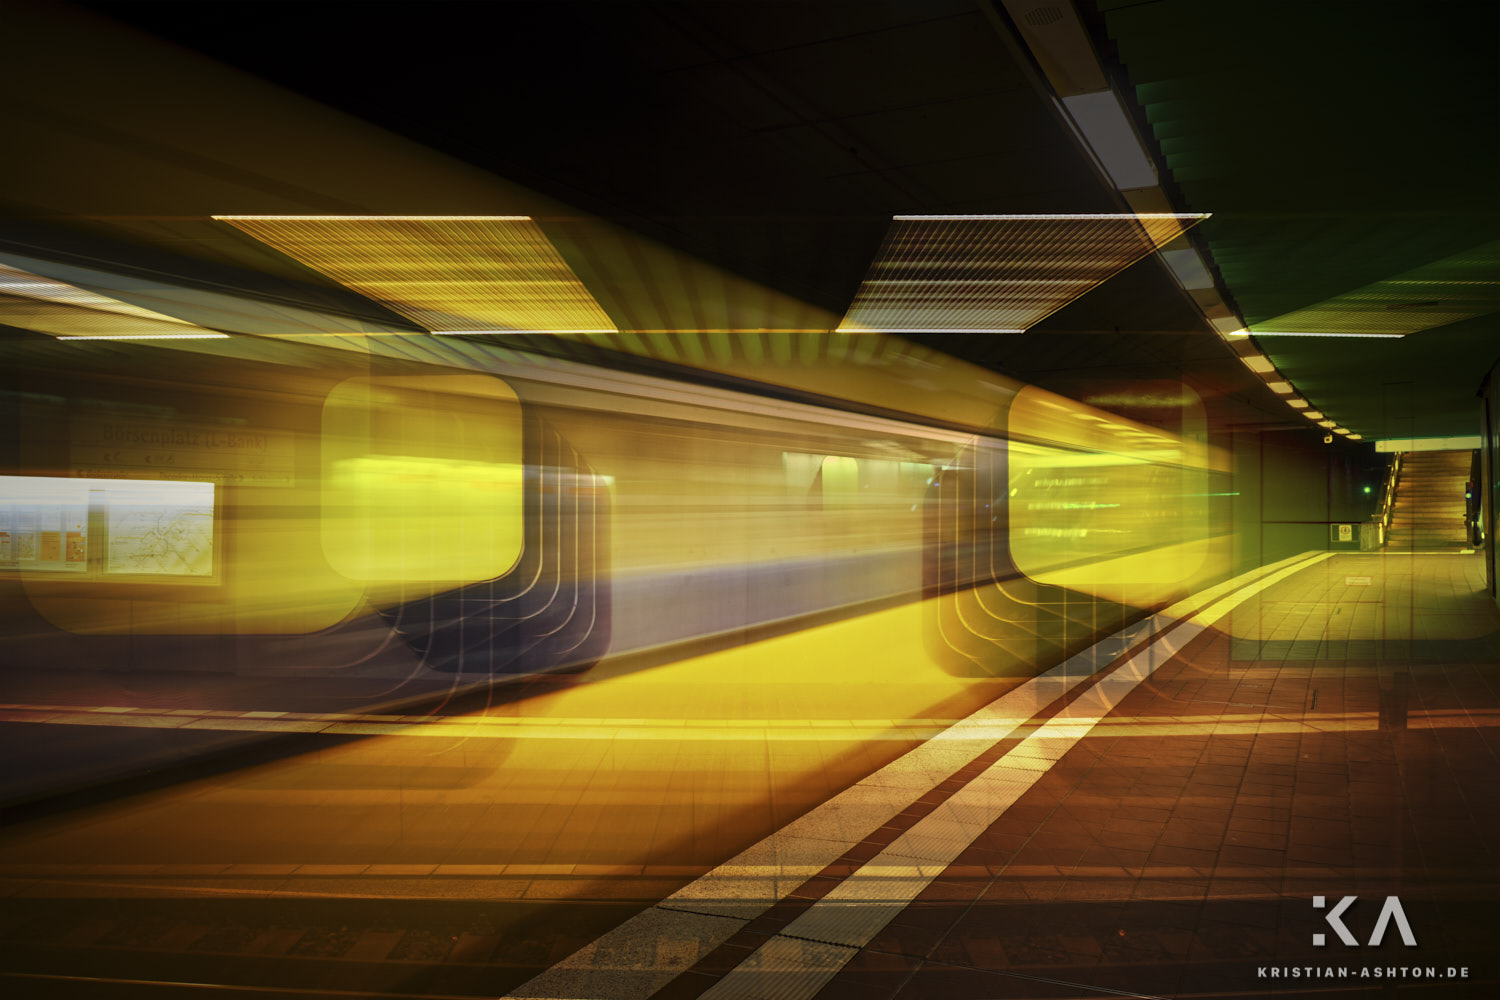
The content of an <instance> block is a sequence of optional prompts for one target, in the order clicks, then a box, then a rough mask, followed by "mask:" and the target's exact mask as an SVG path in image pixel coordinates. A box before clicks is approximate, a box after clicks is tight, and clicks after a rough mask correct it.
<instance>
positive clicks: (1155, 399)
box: [0, 5, 1230, 691]
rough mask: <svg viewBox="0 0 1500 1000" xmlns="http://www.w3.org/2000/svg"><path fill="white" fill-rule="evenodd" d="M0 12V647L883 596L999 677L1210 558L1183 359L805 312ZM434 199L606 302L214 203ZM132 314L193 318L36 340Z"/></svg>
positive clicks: (403, 669) (348, 640)
mask: <svg viewBox="0 0 1500 1000" xmlns="http://www.w3.org/2000/svg"><path fill="white" fill-rule="evenodd" d="M15 17H16V18H17V19H18V20H17V31H18V36H19V35H20V34H23V33H24V35H25V37H27V38H28V44H27V45H25V46H21V47H19V49H18V51H17V52H16V53H13V58H12V63H13V65H12V69H13V71H14V72H15V73H16V74H17V76H18V78H25V79H26V80H27V81H28V93H29V95H30V97H29V102H28V103H27V104H26V106H25V107H24V108H21V107H19V106H18V107H17V108H14V109H12V110H11V111H10V112H5V113H3V115H0V116H3V117H4V127H5V128H6V130H7V135H8V137H10V138H11V139H12V140H13V141H14V144H15V146H16V148H17V149H21V148H24V149H25V150H26V151H27V155H25V156H18V157H14V158H10V159H9V161H8V162H7V170H6V185H5V190H6V197H7V198H9V199H11V200H12V203H13V205H24V206H25V210H24V211H19V212H12V213H9V215H8V217H7V218H6V219H5V220H3V225H0V334H3V336H0V358H3V363H4V368H5V371H6V373H7V375H8V379H7V381H6V382H5V383H4V385H3V397H0V399H3V406H4V410H5V414H4V416H5V420H6V426H7V429H8V431H9V433H7V434H5V435H3V438H0V447H3V450H0V592H3V593H4V596H5V598H6V600H5V607H6V611H5V612H4V622H3V627H4V630H5V642H4V643H3V644H0V666H6V667H11V668H14V669H15V670H16V671H20V672H21V673H13V674H12V676H13V677H14V676H22V675H23V674H24V672H26V671H34V670H37V669H38V668H39V667H41V666H42V665H45V668H46V669H47V670H51V671H66V670H111V671H138V670H172V671H200V672H220V673H233V674H240V675H245V674H266V675H275V676H283V677H295V676H303V675H308V676H320V677H327V676H334V675H336V676H342V677H371V678H376V679H380V680H382V681H389V682H390V683H389V684H388V685H387V686H388V688H389V689H390V690H393V691H399V690H402V689H403V688H404V687H411V688H415V687H420V686H421V684H427V685H428V686H429V687H430V685H431V684H432V682H433V680H434V679H437V680H443V679H468V678H473V679H476V680H482V679H484V678H488V677H492V676H493V677H505V678H509V677H517V676H535V675H544V674H549V673H556V672H560V671H575V672H576V671H583V670H586V669H587V668H588V666H589V665H590V664H592V663H595V662H597V661H598V660H599V658H600V657H603V656H606V655H610V656H618V655H624V654H630V653H634V652H639V651H645V650H656V651H658V652H660V651H664V650H671V649H673V648H679V647H678V645H677V644H682V643H687V642H694V643H698V644H703V643H714V642H719V643H730V642H740V641H745V640H747V639H751V638H754V637H755V636H757V635H762V634H768V633H770V632H773V631H776V630H786V629H792V628H797V627H800V626H802V625H806V624H808V623H809V622H813V621H817V620H824V619H828V618H831V617H837V616H849V615H854V614H857V613H859V612H861V611H863V610H867V609H872V608H876V607H880V606H884V605H888V604H890V603H893V602H901V601H914V600H924V601H925V602H926V603H925V605H924V607H926V608H927V609H928V612H929V613H928V614H927V616H926V624H925V626H924V627H925V629H926V633H927V636H926V637H927V641H928V646H929V647H930V649H931V650H932V651H933V653H934V655H936V656H938V657H939V658H940V659H941V661H942V662H943V663H944V664H945V665H946V666H947V667H948V668H949V669H951V670H953V671H955V672H958V673H963V674H975V675H980V676H985V675H996V674H1021V673H1028V672H1033V671H1035V670H1037V669H1039V668H1042V667H1045V666H1046V665H1047V664H1048V663H1050V662H1054V661H1055V660H1056V659H1058V658H1059V657H1061V656H1062V655H1063V654H1064V653H1065V652H1066V651H1067V650H1069V649H1071V648H1074V647H1076V646H1078V645H1080V644H1082V643H1085V642H1087V641H1088V640H1089V639H1090V638H1091V637H1093V636H1096V635H1098V634H1100V633H1102V632H1106V631H1108V630H1110V629H1112V628H1113V627H1115V626H1116V625H1118V624H1119V623H1120V622H1121V621H1123V620H1125V619H1127V618H1129V617H1130V616H1132V615H1135V614H1140V613H1142V612H1143V611H1144V610H1146V609H1149V608H1152V607H1156V606H1160V605H1161V604H1163V603H1164V602H1167V601H1169V600H1171V599H1172V598H1173V597H1175V596H1177V595H1179V594H1181V593H1184V592H1186V591H1189V590H1191V589H1192V588H1194V587H1195V586H1197V585H1198V584H1199V583H1200V582H1201V581H1204V580H1207V579H1212V578H1216V577H1219V576H1222V575H1223V574H1224V573H1225V572H1226V571H1227V569H1228V561H1229V554H1228V546H1227V542H1228V539H1229V536H1230V523H1229V516H1228V510H1227V507H1226V506H1225V505H1226V501H1225V499H1224V496H1223V495H1224V493H1225V488H1224V486H1223V483H1224V481H1225V479H1226V477H1227V465H1226V463H1225V460H1224V459H1223V457H1222V456H1221V455H1220V454H1219V452H1218V451H1217V450H1216V449H1215V448H1213V447H1212V446H1211V445H1210V443H1209V441H1208V436H1207V431H1206V421H1205V419H1204V414H1203V408H1202V405H1201V403H1199V402H1198V400H1197V398H1196V396H1194V395H1193V393H1192V391H1191V390H1190V389H1188V388H1187V387H1185V386H1181V385H1171V384H1149V385H1135V386H1120V387H1117V388H1116V390H1115V391H1114V393H1113V396H1114V398H1113V400H1108V399H1100V400H1096V401H1095V402H1096V405H1092V406H1091V405H1084V404H1083V403H1079V402H1074V401H1070V400H1067V399H1063V398H1061V397H1058V396H1054V395H1051V394H1049V393H1047V392H1043V391H1041V390H1039V389H1036V388H1033V387H1026V386H1023V385H1021V384H1019V383H1016V382H1014V381H1012V380H1008V379H1006V378H1004V377H1002V376H1000V375H997V374H995V373H993V372H989V371H985V370H983V369H979V368H977V367H975V366H972V365H969V364H966V363H963V362H960V361H956V360H954V359H952V358H948V357H945V356H943V355H940V354H937V353H935V352H932V351H929V350H926V349H925V348H923V347H922V346H920V345H918V344H916V343H913V342H912V341H910V340H902V339H900V338H895V337H888V336H884V335H880V334H843V333H836V332H826V331H830V330H833V329H835V328H836V327H837V326H838V325H839V317H838V316H837V315H830V314H829V312H828V310H827V309H826V308H824V307H819V306H815V305H809V304H808V303H807V302H806V301H803V300H802V299H800V298H798V297H796V296H793V295H790V294H788V293H786V292H785V291H784V290H778V289H772V288H769V287H765V286H762V285H758V284H756V283H755V282H752V281H749V280H747V279H744V278H743V277H741V276H738V275H735V274H732V273H729V272H727V271H725V270H722V269H719V268H715V267H713V266H711V265H708V264H705V263H704V262H702V261H701V260H697V259H695V258H693V257H691V256H690V255H688V254H686V253H682V252H679V251H676V250H670V249H667V248H664V247H662V246H660V245H659V244H653V243H651V241H649V240H645V239H642V238H639V237H637V236H636V235H635V234H632V233H628V232H626V231H624V230H623V229H621V228H620V227H616V226H611V225H609V224H605V223H600V222H598V220H592V221H590V220H586V219H585V220H580V216H579V214H578V213H577V211H576V210H575V209H573V208H572V207H571V206H567V205H562V204H559V203H557V202H556V201H553V200H550V199H548V198H546V197H543V196H540V195H538V194H537V193H536V192H533V191H528V190H526V189H525V188H522V187H521V186H519V185H517V184H514V183H510V182H508V181H505V180H503V179H500V178H497V177H495V176H493V175H491V174H488V173H486V172H484V171H481V170H478V169H476V168H474V167H472V166H470V165H468V164H464V163H460V162H458V161H456V160H453V159H451V158H447V157H444V156H441V155H439V154H436V153H433V152H432V151H431V150H428V149H425V148H423V147H421V146H419V145H417V144H415V143H412V142H409V141H407V140H405V139H402V138H400V137H398V136H395V135H392V134H389V133H386V132H382V131H381V130H379V129H375V128H373V127H371V126H370V125H369V124H368V123H365V122H362V121H359V120H357V119H354V118H352V117H349V116H346V115H342V114H340V113H338V112H335V111H333V110H332V109H330V108H329V107H327V106H325V105H321V104H318V103H316V102H314V101H310V100H307V99H303V98H300V97H297V96H295V95H292V94H289V93H287V92H286V91H282V90H279V89H277V88H275V87H272V86H270V85H268V84H266V83H265V82H264V81H261V80H258V79H256V78H253V77H251V76H248V75H246V74H242V73H238V72H236V71H234V70H231V69H229V68H228V67H226V66H224V65H222V64H219V63H214V62H212V61H211V60H208V59H205V58H203V57H201V56H197V55H194V54H192V53H189V52H186V51H185V50H182V49H179V48H174V47H173V46H171V45H168V44H166V43H164V42H162V41H161V40H159V39H153V38H151V37H149V36H146V35H143V34H141V33H139V32H135V31H132V30H130V29H126V28H124V27H123V26H121V25H119V24H115V23H112V22H109V21H108V20H107V19H106V18H104V17H102V16H99V15H96V14H91V13H88V12H85V11H80V10H72V9H63V10H61V12H58V11H53V10H51V9H49V8H48V7H47V5H39V6H29V7H23V8H21V9H19V10H18V11H17V12H16V14H15ZM142 67H150V69H151V71H150V72H149V73H148V72H142V71H141V68H142ZM90 79H109V80H111V81H112V83H111V86H110V87H109V88H108V89H107V92H104V91H101V90H100V89H99V88H92V87H88V86H84V85H83V84H81V83H80V82H79V81H80V80H90ZM454 211H461V212H472V213H481V214H493V215H495V216H500V215H506V214H507V213H525V214H527V215H530V216H535V217H537V218H544V219H548V220H550V221H548V222H547V224H546V226H545V227H544V228H545V229H546V236H547V237H548V238H549V239H550V240H551V241H552V243H553V244H555V245H556V250H557V253H558V254H560V255H561V257H563V258H566V259H567V261H568V264H569V265H570V266H571V267H572V269H573V271H574V272H576V273H577V279H576V280H577V281H578V282H580V284H579V287H580V288H581V287H582V286H584V285H586V286H587V290H588V294H590V295H592V296H594V297H596V298H597V299H598V306H597V308H601V309H602V310H603V313H608V314H609V316H610V317H611V318H612V322H613V323H615V324H616V325H617V327H618V330H619V331H623V332H619V333H618V334H617V335H613V336H611V335H603V336H599V337H595V336H593V335H580V336H576V337H570V336H559V337H551V336H546V335H539V336H515V337H485V336H440V335H437V334H438V333H439V332H441V331H439V329H438V327H437V326H436V325H434V324H432V323H428V324H426V325H425V326H424V325H422V324H418V323H412V322H407V321H403V320H402V318H401V317H400V316H396V315H393V314H391V313H390V312H388V311H387V312H384V313H381V311H380V309H378V308H376V306H375V305H374V304H373V303H372V302H371V301H369V300H361V301H358V302H356V301H355V300H354V299H355V297H354V296H352V295H350V294H349V291H348V289H347V288H341V287H339V284H338V283H337V282H335V281H330V280H328V273H327V272H326V271H325V272H324V273H322V274H319V273H317V272H316V271H315V270H313V269H309V268H307V267H303V266H301V265H299V264H298V263H297V262H296V261H294V260H291V259H289V258H287V257H285V256H281V255H279V254H277V253H276V252H274V251H273V250H272V249H270V248H268V247H267V246H266V245H265V244H263V243H262V244H252V243H251V242H249V241H246V240H245V239H243V238H242V235H241V234H237V233H235V232H234V231H233V230H232V229H231V228H230V227H228V226H225V225H224V224H223V223H219V222H214V221H212V220H211V216H214V215H215V214H216V213H224V212H240V213H292V214H299V213H300V214H308V213H334V214H339V215H362V214H365V213H368V214H371V215H376V216H383V215H423V214H441V213H444V212H454ZM21 216H24V219H22V218H20V217H21ZM28 220H29V221H28ZM596 223H597V224H596ZM372 259H374V258H372ZM377 263H378V261H377ZM38 289H41V291H38ZM48 289H50V291H49V290H48ZM102 300H108V301H102ZM122 303H123V304H122ZM603 313H601V315H602V314H603ZM351 316H356V317H357V320H356V321H351V320H350V318H349V317H351ZM329 317H333V318H332V319H330V318H329ZM408 319H409V317H408ZM174 324H176V326H174ZM194 324H196V325H194ZM127 328H135V329H145V330H147V331H148V333H149V331H151V330H160V329H168V330H172V329H176V330H177V332H178V333H179V334H182V333H184V332H186V333H191V331H192V330H199V331H204V330H210V331H219V332H218V333H214V334H212V335H211V336H209V337H207V338H206V339H192V338H191V337H186V336H184V337H174V338H173V339H156V340H140V341H128V340H110V339H104V340H78V339H74V340H63V339H59V335H60V334H63V333H71V334H72V335H75V336H77V335H85V334H91V333H92V334H98V335H100V336H105V337H108V336H111V335H114V334H120V333H122V332H124V331H126V330H127ZM655 328H662V329H670V330H674V331H681V332H674V333H661V332H660V331H659V330H657V332H652V331H653V329H655ZM700 328H702V329H700ZM707 328H715V329H718V328H722V329H721V330H719V332H711V331H709V330H708V329H707ZM695 330H696V331H697V332H693V331H695ZM729 330H745V331H752V332H743V333H728V332H727V331H729ZM761 330H767V331H782V332H754V331H761ZM820 330H821V331H825V332H821V333H820V332H816V331H820ZM223 331H228V332H229V335H228V336H225V335H223ZM794 331H801V332H794ZM809 331H812V332H809ZM449 332H454V331H449ZM457 332H464V331H457ZM470 332H472V331H470ZM419 681H420V682H421V683H419Z"/></svg>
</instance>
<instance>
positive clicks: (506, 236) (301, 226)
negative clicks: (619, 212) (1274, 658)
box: [215, 216, 615, 333]
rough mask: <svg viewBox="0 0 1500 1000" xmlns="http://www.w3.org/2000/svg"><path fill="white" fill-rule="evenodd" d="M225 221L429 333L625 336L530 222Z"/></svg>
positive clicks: (358, 218) (441, 219)
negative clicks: (550, 333) (613, 333)
mask: <svg viewBox="0 0 1500 1000" xmlns="http://www.w3.org/2000/svg"><path fill="white" fill-rule="evenodd" d="M215 218H217V219H220V220H221V221H224V222H227V223H229V224H230V225H232V226H235V227H236V228H238V229H240V230H243V231H244V232H246V233H248V234H249V235H251V236H253V237H255V238H256V239H257V240H260V241H261V242H262V243H265V244H267V245H269V246H272V247H274V248H275V249H277V250H279V251H281V252H282V253H284V254H286V255H287V256H289V257H292V258H293V259H295V260H297V261H299V262H301V263H302V264H305V265H307V266H308V267H310V268H312V269H313V270H315V271H318V272H320V273H322V274H325V275H327V276H328V277H330V278H332V279H333V280H335V281H337V282H338V283H339V284H341V285H344V286H346V287H348V288H350V289H352V290H354V291H356V292H358V293H359V294H361V295H363V296H365V297H366V298H368V299H371V300H373V301H376V302H379V303H380V304H382V305H384V306H386V307H387V308H389V309H391V310H392V311H393V312H396V313H399V314H400V315H402V316H405V317H406V318H407V319H410V320H412V321H413V322H414V323H417V324H418V325H420V326H423V327H425V328H427V329H428V330H433V331H441V332H443V333H530V332H534V331H541V330H545V331H549V332H559V333H581V332H598V331H608V332H614V330H615V324H614V323H613V322H612V321H611V320H610V318H609V317H608V316H607V315H606V314H605V312H604V310H603V309H602V308H600V306H599V303H598V302H596V301H595V300H594V297H593V296H592V295H591V294H589V291H588V289H587V288H585V287H584V285H583V282H582V281H580V280H579V279H578V276H577V275H576V274H574V273H573V269H572V268H571V267H569V266H568V263H567V261H565V260H563V258H562V255H561V254H559V253H558V252H557V248H556V247H554V246H553V245H552V242H551V241H550V240H548V239H547V237H546V235H545V234H544V233H543V232H542V230H541V227H540V226H538V225H537V224H536V222H535V221H533V220H532V219H530V218H528V217H526V216H410V217H397V216H215Z"/></svg>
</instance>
